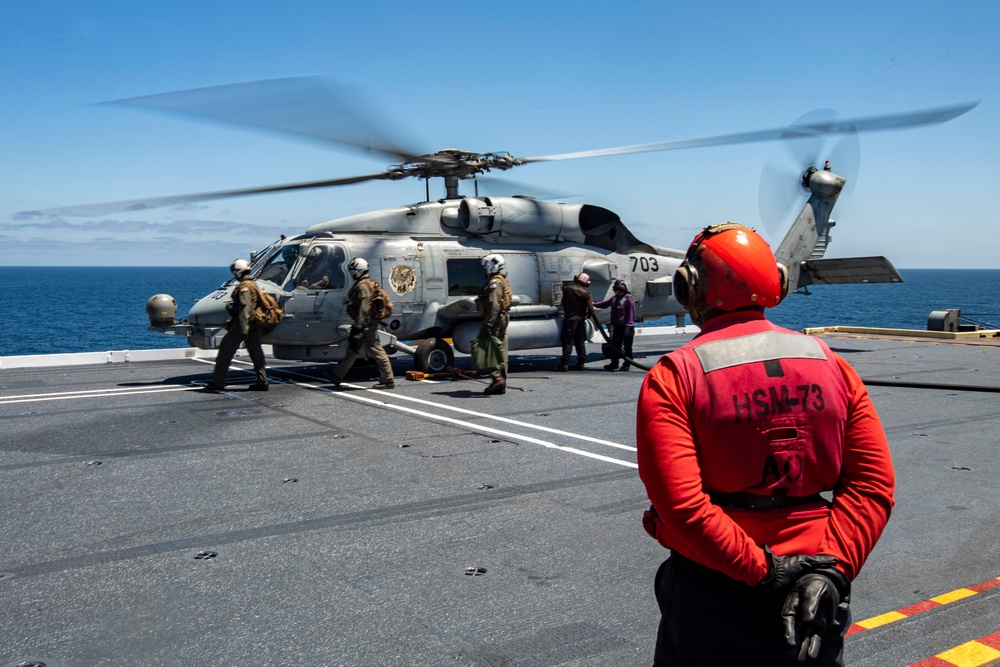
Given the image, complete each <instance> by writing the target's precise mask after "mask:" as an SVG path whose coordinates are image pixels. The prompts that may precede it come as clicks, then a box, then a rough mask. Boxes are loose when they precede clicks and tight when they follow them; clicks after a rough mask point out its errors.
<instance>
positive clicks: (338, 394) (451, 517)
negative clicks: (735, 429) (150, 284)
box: [0, 328, 1000, 667]
mask: <svg viewBox="0 0 1000 667" xmlns="http://www.w3.org/2000/svg"><path fill="white" fill-rule="evenodd" d="M642 333H643V335H640V336H637V337H636V341H635V350H636V355H637V360H638V361H640V362H643V363H647V364H650V363H653V362H655V360H656V359H657V358H658V357H659V356H660V355H661V354H663V353H665V352H668V351H669V350H671V349H674V348H676V347H679V346H680V345H682V344H684V343H685V342H687V341H688V340H690V338H691V336H692V334H691V333H674V329H673V328H664V329H647V330H645V331H643V332H642ZM821 335H822V336H823V337H824V340H826V342H827V343H828V344H829V345H830V346H831V347H832V348H833V349H834V350H835V351H837V352H838V353H840V354H841V355H843V356H844V357H845V358H846V359H847V360H848V361H850V362H851V363H852V364H853V365H854V367H855V368H856V369H857V370H858V372H859V374H860V375H861V377H862V378H863V379H864V380H866V382H867V383H868V385H869V390H870V392H871V395H872V399H873V401H874V403H875V406H876V408H877V409H878V411H879V414H880V416H881V418H882V421H883V423H884V425H885V428H886V433H887V435H888V439H889V444H890V447H891V450H892V453H893V460H894V464H895V467H896V474H897V493H896V501H897V504H896V507H895V509H894V512H893V515H892V518H891V520H890V521H889V524H888V527H887V528H886V531H885V533H884V535H883V537H882V539H881V541H880V542H879V543H878V545H877V546H876V548H875V551H874V552H873V553H872V555H871V558H870V559H869V561H868V563H867V564H866V566H865V568H864V569H863V571H862V572H861V574H860V576H859V577H858V579H857V580H856V582H855V584H854V593H853V601H852V612H853V621H854V624H853V625H852V627H851V629H850V634H849V636H848V638H847V641H846V649H845V652H846V659H847V664H849V665H855V666H866V667H867V666H875V665H878V666H880V667H883V666H886V665H904V666H905V665H960V666H962V667H970V666H973V665H986V664H991V663H992V662H993V661H995V660H998V659H1000V562H998V560H997V558H996V546H997V545H998V544H1000V520H998V519H1000V515H998V508H1000V485H998V484H996V479H997V477H998V474H1000V459H998V455H997V447H998V444H997V443H998V435H997V434H1000V410H998V409H997V406H998V399H1000V397H998V396H997V393H998V392H1000V363H998V362H1000V339H998V338H995V337H992V336H980V337H964V338H952V339H929V338H926V337H915V336H908V335H905V334H904V333H898V332H897V333H892V332H890V333H884V332H883V333H881V335H873V334H871V333H866V332H864V331H851V332H847V331H837V330H833V329H831V330H827V331H824V332H822V333H821ZM589 349H590V351H591V355H590V357H589V358H588V363H587V368H586V370H585V371H582V372H568V373H555V372H552V370H551V369H552V367H553V366H555V364H556V361H557V358H556V354H557V351H556V350H534V351H532V352H531V353H530V354H518V353H517V352H513V353H512V354H511V364H510V366H511V369H510V374H509V378H508V389H507V393H506V394H505V395H502V396H487V395H484V394H483V389H484V388H485V386H486V384H487V382H485V381H476V380H451V379H449V378H447V377H439V378H429V379H424V380H412V381H411V380H407V379H406V377H405V372H406V371H407V370H411V369H412V368H413V366H412V362H411V361H410V360H409V359H408V358H406V357H405V356H404V357H402V358H394V361H393V367H394V370H395V373H396V388H395V390H393V391H377V390H372V389H370V386H371V385H372V383H374V382H375V381H376V380H377V372H376V370H375V367H374V366H367V365H364V366H362V365H358V366H355V368H354V369H352V371H351V373H350V374H349V375H348V377H347V380H346V383H345V384H344V385H342V386H341V388H340V389H337V390H334V389H333V388H332V386H331V385H330V384H329V382H327V381H326V380H324V379H323V376H322V371H323V367H322V366H318V365H309V364H306V363H293V362H281V361H274V360H269V363H270V364H271V365H270V367H269V375H270V378H271V382H272V384H271V388H270V391H268V392H266V393H263V392H251V391H247V390H246V386H247V384H249V383H250V382H252V381H253V377H252V376H253V374H252V370H251V369H250V367H249V360H248V358H247V357H246V356H238V357H237V358H236V361H235V362H234V366H233V370H232V371H231V372H230V378H231V380H232V381H234V382H236V380H237V378H239V380H240V381H239V382H238V383H235V384H232V385H231V386H230V387H229V388H227V390H225V391H223V392H205V391H202V390H199V388H198V386H199V385H200V383H201V382H203V381H205V380H208V379H209V378H210V376H211V370H212V363H213V361H212V358H211V356H210V353H208V352H206V351H201V350H173V351H147V352H134V351H133V352H123V351H117V352H108V353H106V354H105V353H102V354H98V355H51V356H50V357H33V358H18V357H7V358H3V359H0V424H2V428H0V444H2V446H0V450H2V453H3V457H2V459H0V483H2V487H0V488H2V490H0V525H2V526H3V538H2V540H0V627H2V628H3V630H2V634H0V636H2V640H0V667H3V666H7V665H9V666H15V665H36V666H45V667H77V666H83V665H86V666H98V665H114V666H116V667H119V666H121V665H144V666H145V665H151V666H159V665H164V666H166V665H179V664H219V665H260V666H269V665H296V666H298V665H345V666H365V667H367V666H373V665H393V666H399V665H420V666H430V667H437V666H441V665H455V666H462V665H470V666H476V667H487V666H494V667H496V666H500V665H504V666H509V667H519V666H529V665H530V666H543V665H545V666H549V665H574V666H594V667H596V666H608V665H614V666H624V667H631V666H636V667H638V666H641V665H649V664H651V663H652V652H653V643H654V640H655V635H656V627H657V623H658V620H659V613H658V610H657V607H656V601H655V599H654V596H653V585H652V581H653V575H654V573H655V572H656V568H657V567H658V565H659V564H660V562H661V561H662V560H663V559H664V558H665V557H666V556H667V555H668V552H667V551H665V550H664V549H662V548H661V547H660V546H659V545H658V544H657V543H656V542H655V541H653V540H652V539H650V538H649V537H648V536H647V535H646V533H645V532H644V531H643V529H642V525H641V516H642V512H643V510H644V509H645V508H646V507H647V506H648V501H647V499H646V496H645V492H644V489H643V486H642V484H641V482H640V480H639V478H638V475H637V472H636V463H635V461H636V456H635V433H634V430H635V429H634V420H635V401H636V396H637V393H638V390H639V387H640V384H641V382H642V378H643V372H642V371H641V370H638V369H636V368H633V369H632V370H630V371H629V372H627V373H623V372H607V371H604V370H603V366H604V364H605V363H606V360H605V359H604V358H603V357H601V355H600V354H599V345H597V344H591V345H590V346H589ZM241 353H242V351H241ZM399 356H400V355H397V357H399ZM458 363H459V365H465V366H466V367H467V365H468V358H467V357H462V356H460V357H459V359H458Z"/></svg>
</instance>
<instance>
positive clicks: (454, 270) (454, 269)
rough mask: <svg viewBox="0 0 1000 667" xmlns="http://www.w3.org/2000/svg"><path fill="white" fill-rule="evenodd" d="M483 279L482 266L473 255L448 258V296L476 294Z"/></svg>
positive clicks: (480, 287)
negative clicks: (461, 257)
mask: <svg viewBox="0 0 1000 667" xmlns="http://www.w3.org/2000/svg"><path fill="white" fill-rule="evenodd" d="M484 280H486V276H485V275H483V267H482V265H481V264H480V261H479V260H478V259H476V258H475V257H471V258H463V259H449V260H448V296H477V295H478V294H479V290H480V289H482V287H483V281H484Z"/></svg>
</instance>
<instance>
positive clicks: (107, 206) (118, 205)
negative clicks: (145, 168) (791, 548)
mask: <svg viewBox="0 0 1000 667" xmlns="http://www.w3.org/2000/svg"><path fill="white" fill-rule="evenodd" d="M388 178H390V174H389V172H385V171H383V172H380V173H377V174H368V175H366V176H351V177H349V178H337V179H333V180H327V181H311V182H307V183H290V184H287V185H270V186H266V187H260V188H245V189H240V190H218V191H216V192H202V193H198V194H191V195H175V196H171V197H151V198H149V199H130V200H127V201H117V202H104V203H101V204H85V205H83V206H67V207H64V208H49V209H44V210H41V211H23V213H26V214H33V215H64V216H76V217H88V218H89V217H94V216H99V215H114V214H116V213H128V212H131V211H145V210H146V209H150V208H162V207H164V206H177V205H178V204H192V203H195V202H200V201H208V200H211V199H223V198H225V197H241V196H244V195H259V194H266V193H268V192H285V191H288V190H308V189H311V188H327V187H332V186H337V185H350V184H352V183H361V182H363V181H374V180H382V179H388Z"/></svg>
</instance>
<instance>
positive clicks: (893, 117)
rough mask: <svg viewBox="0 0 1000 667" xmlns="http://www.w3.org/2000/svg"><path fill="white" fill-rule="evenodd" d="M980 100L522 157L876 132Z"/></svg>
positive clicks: (930, 120) (943, 118) (948, 116)
mask: <svg viewBox="0 0 1000 667" xmlns="http://www.w3.org/2000/svg"><path fill="white" fill-rule="evenodd" d="M978 104H979V102H969V103H965V104H957V105H954V106H950V107H942V108H940V109H927V110H924V111H911V112H909V113H903V114H887V115H884V116H869V117H866V118H854V119H848V120H840V121H820V122H813V123H807V124H804V125H789V126H787V127H778V128H774V129H771V130H758V131H755V132H741V133H737V134H723V135H720V136H717V137H705V138H702V139H684V140H681V141H662V142H658V143H653V144H636V145H634V146H621V147H618V148H603V149H600V150H593V151H579V152H576V153H562V154H559V155H543V156H540V157H527V158H519V160H520V161H521V164H528V163H531V162H550V161H554V160H579V159H582V158H588V157H604V156H608V155H623V154H627V153H650V152H653V151H672V150H680V149H682V148H701V147H706V146H729V145H733V144H748V143H753V142H758V141H775V140H778V139H799V138H805V137H815V136H817V135H835V134H845V133H851V132H874V131H878V130H893V129H902V128H906V127H918V126H920V125H937V124H940V123H945V122H948V121H949V120H952V119H954V118H957V117H959V116H961V115H962V114H964V113H966V112H967V111H969V110H971V109H973V108H975V106H976V105H978Z"/></svg>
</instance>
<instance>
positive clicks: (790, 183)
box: [757, 109, 861, 241]
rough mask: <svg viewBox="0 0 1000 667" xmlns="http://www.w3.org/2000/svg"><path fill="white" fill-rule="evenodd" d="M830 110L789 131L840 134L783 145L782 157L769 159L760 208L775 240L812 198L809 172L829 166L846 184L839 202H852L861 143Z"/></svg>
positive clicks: (816, 113) (800, 121)
mask: <svg viewBox="0 0 1000 667" xmlns="http://www.w3.org/2000/svg"><path fill="white" fill-rule="evenodd" d="M834 116H835V113H834V112H833V111H832V110H830V109H819V110H816V111H813V112H811V113H808V114H806V115H805V116H802V117H801V118H799V119H798V120H796V121H795V122H794V123H792V124H791V125H790V127H794V128H801V127H818V126H825V127H839V128H840V129H839V130H838V132H837V134H826V133H822V132H817V133H816V134H815V135H814V136H812V137H806V138H803V137H802V135H800V134H796V137H798V139H799V140H797V141H789V142H781V145H780V147H779V152H780V153H781V155H780V156H775V157H771V158H768V159H767V161H765V163H764V169H763V170H762V172H761V178H760V189H759V191H758V198H757V205H758V208H759V211H760V219H761V221H762V222H763V223H764V229H766V230H767V232H768V235H769V236H770V237H771V238H772V240H775V241H777V240H780V235H781V234H782V233H783V232H784V230H785V229H787V228H788V226H789V225H790V224H791V223H792V221H793V220H794V217H795V216H796V215H797V214H798V212H799V209H800V208H802V205H803V204H804V203H805V200H806V199H807V198H808V196H809V190H808V188H807V187H806V186H805V183H804V182H803V178H804V177H805V176H806V174H807V173H808V171H809V170H813V171H817V170H820V169H823V168H824V166H825V165H826V163H827V162H829V163H830V168H831V169H832V170H833V172H834V173H836V174H837V175H839V176H843V177H844V178H845V179H846V181H847V183H846V185H845V186H844V190H843V191H842V192H841V195H840V201H844V200H845V199H847V198H849V196H850V193H851V192H852V191H853V190H854V186H855V184H856V183H857V176H858V173H859V171H860V169H861V142H860V140H859V138H858V133H857V131H851V126H850V123H849V122H847V121H837V120H836V119H835V118H834ZM796 132H797V130H796Z"/></svg>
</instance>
